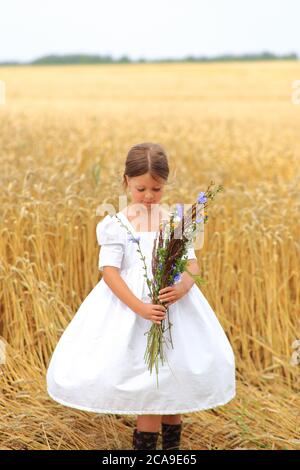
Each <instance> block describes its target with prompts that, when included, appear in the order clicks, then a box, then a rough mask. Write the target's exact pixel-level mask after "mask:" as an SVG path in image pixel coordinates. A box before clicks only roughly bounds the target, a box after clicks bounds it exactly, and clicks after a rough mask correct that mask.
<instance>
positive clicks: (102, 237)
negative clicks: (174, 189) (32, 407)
mask: <svg viewBox="0 0 300 470" xmlns="http://www.w3.org/2000/svg"><path fill="white" fill-rule="evenodd" d="M168 175H169V166H168V160H167V156H166V153H165V151H164V149H163V148H162V147H161V146H160V145H158V144H152V143H143V144H139V145H135V146H134V147H132V148H131V149H130V151H129V152H128V155H127V159H126V163H125V171H124V180H123V184H124V187H125V188H126V189H128V190H129V192H130V196H131V203H130V204H129V205H128V206H127V207H126V208H124V209H123V210H121V211H119V212H118V213H117V214H116V215H114V216H110V215H106V216H105V217H104V219H102V220H101V221H100V222H99V223H98V225H97V227H96V234H97V240H98V243H99V245H100V246H101V249H100V255H99V263H98V267H99V270H100V271H102V279H101V280H100V281H99V283H98V284H97V285H96V286H95V287H94V288H93V289H92V291H91V292H90V293H89V295H88V296H87V297H86V299H85V300H84V301H83V303H82V304H81V305H80V307H79V309H78V311H77V313H76V315H75V316H74V317H73V319H72V321H71V322H70V323H69V325H68V326H67V328H66V329H65V331H64V333H63V334H62V336H61V337H60V339H59V341H58V344H57V346H56V348H55V350H54V352H53V355H52V358H51V360H50V363H49V366H48V370H47V391H48V393H49V395H50V396H51V397H52V399H54V400H56V401H57V402H59V403H61V404H63V405H65V406H70V407H73V408H78V409H80V410H86V411H91V412H96V413H114V414H134V415H138V417H137V426H136V427H135V429H134V432H133V449H146V450H151V449H156V445H157V439H158V435H159V430H160V426H162V447H163V449H165V450H166V449H172V450H175V449H176V450H177V449H179V445H180V436H181V429H182V421H181V413H191V412H194V411H198V410H205V409H209V408H215V407H217V406H220V405H224V404H225V403H228V402H229V401H230V400H232V398H233V397H234V396H235V394H236V391H235V358H234V354H233V350H232V348H231V345H230V343H229V340H228V338H227V336H226V334H225V332H224V330H223V328H222V326H221V325H220V323H219V321H218V319H217V317H216V315H215V313H214V311H213V310H212V308H211V307H210V305H209V303H208V302H207V300H206V298H205V297H204V295H203V294H202V292H201V290H200V289H199V287H198V286H197V284H195V283H194V280H193V278H192V277H191V276H190V275H189V274H188V273H186V272H185V273H182V276H181V279H180V281H179V282H177V283H176V284H174V285H173V286H170V287H167V288H165V289H162V290H161V291H160V298H159V300H160V301H161V302H167V306H168V307H169V316H170V320H171V322H172V342H173V346H174V348H171V347H167V348H166V350H165V353H166V357H167V363H166V364H164V365H162V364H161V363H160V365H159V388H157V383H156V374H155V373H153V372H152V374H150V371H149V370H148V368H147V366H146V364H145V361H144V354H145V350H146V344H147V337H146V335H145V333H146V332H147V331H148V330H149V329H150V327H151V322H154V323H160V322H161V321H162V320H163V319H164V318H165V317H166V313H165V307H164V306H163V305H161V304H159V305H155V304H152V303H151V299H150V296H149V291H148V286H147V282H146V278H145V276H144V270H143V269H144V264H143V262H142V260H141V256H140V253H139V252H138V251H137V244H136V243H135V242H134V240H135V239H137V238H138V239H139V241H140V248H141V252H142V254H143V256H145V263H146V267H147V275H148V278H151V277H152V272H151V259H152V248H153V242H154V238H155V236H156V234H157V231H158V230H159V226H160V223H161V222H162V221H163V220H165V219H168V217H169V216H170V213H168V212H166V210H164V209H163V208H162V206H161V205H160V204H159V203H160V201H161V198H162V196H163V194H164V189H165V186H166V185H167V184H168V181H167V180H168ZM137 208H138V209H140V212H141V215H140V217H139V218H137V217H136V216H135V217H134V215H135V214H136V209H137ZM202 225H204V224H202ZM128 231H129V232H130V233H131V234H132V235H133V237H132V235H130V233H128ZM202 233H203V232H202ZM202 244H203V238H202ZM188 260H189V261H188V265H187V267H188V269H189V271H190V272H192V273H193V274H197V273H199V267H198V263H197V257H196V255H195V251H194V248H193V247H191V246H190V247H189V248H188Z"/></svg>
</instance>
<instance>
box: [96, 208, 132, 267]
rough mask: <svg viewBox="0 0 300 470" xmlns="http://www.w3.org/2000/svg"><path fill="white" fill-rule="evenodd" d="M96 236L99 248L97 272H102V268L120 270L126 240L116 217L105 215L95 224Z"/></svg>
mask: <svg viewBox="0 0 300 470" xmlns="http://www.w3.org/2000/svg"><path fill="white" fill-rule="evenodd" d="M96 235H97V241H98V244H99V245H100V246H101V248H100V253H99V260H98V269H99V271H103V267H104V266H115V267H116V268H121V264H122V259H123V256H124V250H125V244H126V238H125V237H124V231H123V230H122V228H121V225H120V223H119V222H118V220H117V219H116V217H114V216H111V215H110V214H107V215H106V216H105V217H104V219H102V220H101V221H100V222H99V223H98V224H97V227H96Z"/></svg>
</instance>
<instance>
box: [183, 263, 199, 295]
mask: <svg viewBox="0 0 300 470" xmlns="http://www.w3.org/2000/svg"><path fill="white" fill-rule="evenodd" d="M186 267H187V269H188V270H189V271H191V273H192V274H200V269H199V266H198V261H197V260H196V259H190V260H188V262H187V265H186ZM180 282H181V283H182V285H183V286H184V287H185V290H186V292H188V291H189V290H190V288H191V287H192V285H193V284H194V283H195V281H194V279H193V278H192V276H190V275H189V274H188V273H187V272H185V271H184V272H183V273H181V280H180Z"/></svg>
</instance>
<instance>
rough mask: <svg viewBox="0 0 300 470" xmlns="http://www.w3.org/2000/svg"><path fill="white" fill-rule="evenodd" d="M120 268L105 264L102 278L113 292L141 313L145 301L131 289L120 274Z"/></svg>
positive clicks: (132, 308)
mask: <svg viewBox="0 0 300 470" xmlns="http://www.w3.org/2000/svg"><path fill="white" fill-rule="evenodd" d="M119 271H120V269H119V268H116V267H114V266H104V267H103V275H102V278H103V279H104V282H105V283H106V284H107V285H108V287H109V288H110V289H111V290H112V291H113V293H114V294H115V295H116V296H117V297H118V298H119V299H120V300H122V302H124V303H125V304H126V305H127V306H128V307H129V308H130V309H131V310H133V311H134V312H135V313H136V314H139V313H140V311H141V307H142V306H143V302H142V301H141V300H140V299H139V298H138V297H136V296H135V295H134V293H133V292H132V290H131V289H129V287H128V285H127V284H126V282H125V281H124V279H123V278H122V277H121V276H120V273H119Z"/></svg>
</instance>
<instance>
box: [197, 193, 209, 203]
mask: <svg viewBox="0 0 300 470" xmlns="http://www.w3.org/2000/svg"><path fill="white" fill-rule="evenodd" d="M206 201H207V197H206V196H205V193H204V192H203V191H201V192H200V193H199V194H198V198H197V202H199V203H201V204H202V203H204V202H206Z"/></svg>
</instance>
